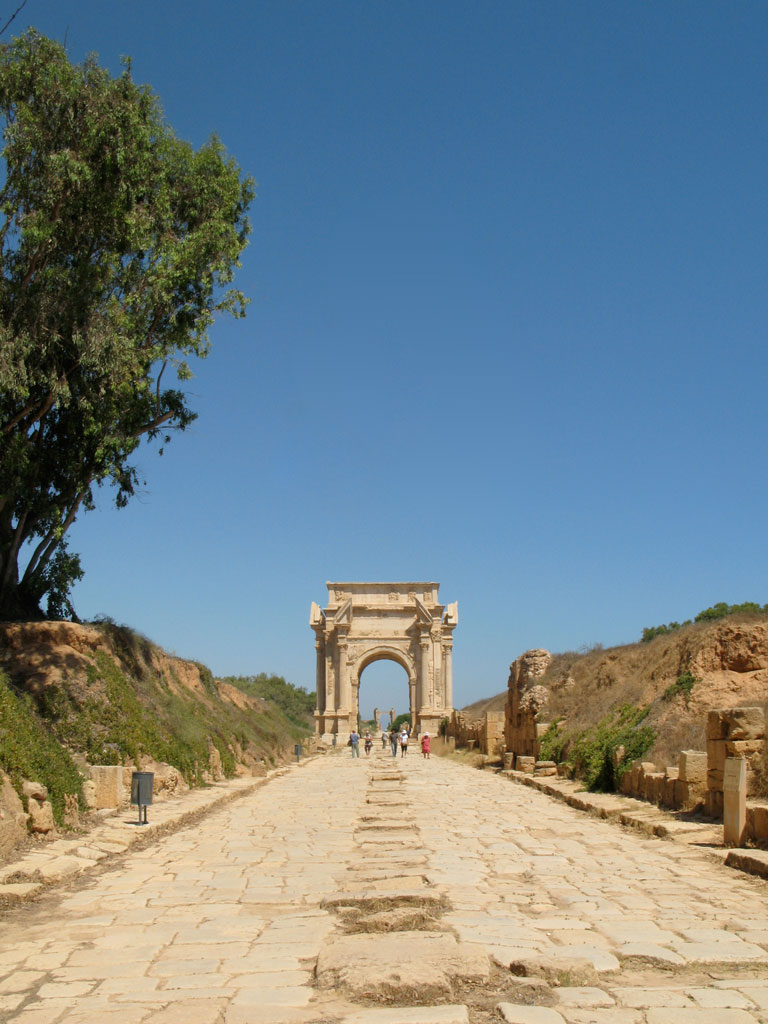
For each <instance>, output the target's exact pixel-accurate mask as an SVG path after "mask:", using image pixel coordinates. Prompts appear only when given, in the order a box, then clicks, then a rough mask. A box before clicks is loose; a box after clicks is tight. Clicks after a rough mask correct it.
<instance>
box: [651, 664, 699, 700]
mask: <svg viewBox="0 0 768 1024" xmlns="http://www.w3.org/2000/svg"><path fill="white" fill-rule="evenodd" d="M700 682H701V680H700V679H697V678H696V677H695V676H693V675H691V673H690V672H683V674H682V675H681V676H678V677H677V680H676V681H675V682H674V683H672V684H671V685H670V686H668V687H667V688H666V690H665V691H664V693H662V695H661V699H662V700H674V699H675V697H679V696H682V698H683V700H684V701H685V706H686V707H688V702H689V701H690V699H691V692H692V690H693V688H694V686H695V685H696V683H700Z"/></svg>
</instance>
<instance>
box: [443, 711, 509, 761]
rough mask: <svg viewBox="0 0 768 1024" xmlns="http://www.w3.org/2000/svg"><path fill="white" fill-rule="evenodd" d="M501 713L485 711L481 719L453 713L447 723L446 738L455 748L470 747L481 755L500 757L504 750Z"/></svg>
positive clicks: (460, 712)
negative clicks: (450, 739)
mask: <svg viewBox="0 0 768 1024" xmlns="http://www.w3.org/2000/svg"><path fill="white" fill-rule="evenodd" d="M504 722H505V714H504V712H503V711H486V713H485V714H484V715H483V716H482V717H481V718H470V717H469V716H468V715H465V714H464V713H463V712H462V711H454V712H453V714H452V715H451V718H450V721H449V722H448V730H447V736H448V737H449V738H452V739H453V740H454V742H455V745H456V746H457V747H472V748H474V749H475V750H478V751H480V753H482V754H489V755H490V756H492V757H493V756H500V755H501V754H502V753H503V752H504V750H503V748H504Z"/></svg>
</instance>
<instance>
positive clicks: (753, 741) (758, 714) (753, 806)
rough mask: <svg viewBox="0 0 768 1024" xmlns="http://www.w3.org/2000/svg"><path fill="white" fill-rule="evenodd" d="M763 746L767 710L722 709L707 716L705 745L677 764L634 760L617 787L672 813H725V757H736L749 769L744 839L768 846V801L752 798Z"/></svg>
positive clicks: (684, 753)
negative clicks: (666, 766) (657, 764)
mask: <svg viewBox="0 0 768 1024" xmlns="http://www.w3.org/2000/svg"><path fill="white" fill-rule="evenodd" d="M765 744H766V729H765V713H764V711H763V709H762V708H760V707H747V708H723V709H721V710H718V711H710V712H709V714H708V716H707V749H706V750H683V751H681V752H680V755H679V757H678V761H677V765H676V766H675V767H668V768H664V769H660V768H658V767H657V766H656V765H655V764H652V763H651V762H650V761H635V762H634V763H633V764H632V766H631V767H630V768H629V770H628V771H626V772H625V773H624V775H623V776H622V780H621V784H620V786H619V789H620V791H621V792H622V793H623V794H625V795H626V796H633V797H637V798H638V799H641V800H648V801H649V802H650V803H654V804H658V805H659V806H660V807H666V808H669V809H670V810H676V811H696V810H701V811H703V813H704V814H706V815H707V816H708V817H710V818H715V819H718V820H719V819H721V818H722V817H723V776H724V772H725V759H726V758H727V757H739V758H743V759H744V760H745V761H746V769H747V796H748V798H750V797H751V798H752V799H748V800H747V825H746V833H745V838H746V839H747V840H749V841H751V842H754V843H760V844H761V845H765V844H768V801H767V800H759V799H755V790H756V782H757V775H756V771H755V769H756V767H757V763H758V759H759V758H760V757H761V756H762V754H763V751H764V749H765Z"/></svg>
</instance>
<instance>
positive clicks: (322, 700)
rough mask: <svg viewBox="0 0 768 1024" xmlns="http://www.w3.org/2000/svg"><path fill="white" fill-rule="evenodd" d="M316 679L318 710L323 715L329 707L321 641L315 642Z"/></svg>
mask: <svg viewBox="0 0 768 1024" xmlns="http://www.w3.org/2000/svg"><path fill="white" fill-rule="evenodd" d="M315 679H316V687H317V710H318V711H319V712H320V713H321V714H322V712H324V711H325V709H326V707H327V706H328V705H327V701H326V697H325V651H324V650H323V644H322V641H321V640H315Z"/></svg>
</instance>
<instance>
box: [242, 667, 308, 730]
mask: <svg viewBox="0 0 768 1024" xmlns="http://www.w3.org/2000/svg"><path fill="white" fill-rule="evenodd" d="M223 682H225V683H230V684H231V685H232V686H236V687H237V688H238V689H239V690H242V691H243V693H247V694H249V695H250V696H251V697H260V698H261V699H262V700H268V701H270V703H272V704H274V705H275V706H276V707H278V708H280V710H281V711H282V712H283V714H284V715H285V716H286V718H288V719H289V720H290V721H291V722H293V723H294V725H297V726H306V725H307V724H308V723H309V722H310V721H311V719H312V716H313V714H314V711H315V695H314V693H308V692H307V691H306V690H305V689H304V687H303V686H294V684H293V683H289V682H286V680H285V679H283V677H282V676H268V675H267V674H266V673H265V672H260V673H259V675H257V676H226V677H225V678H224V679H223Z"/></svg>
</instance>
